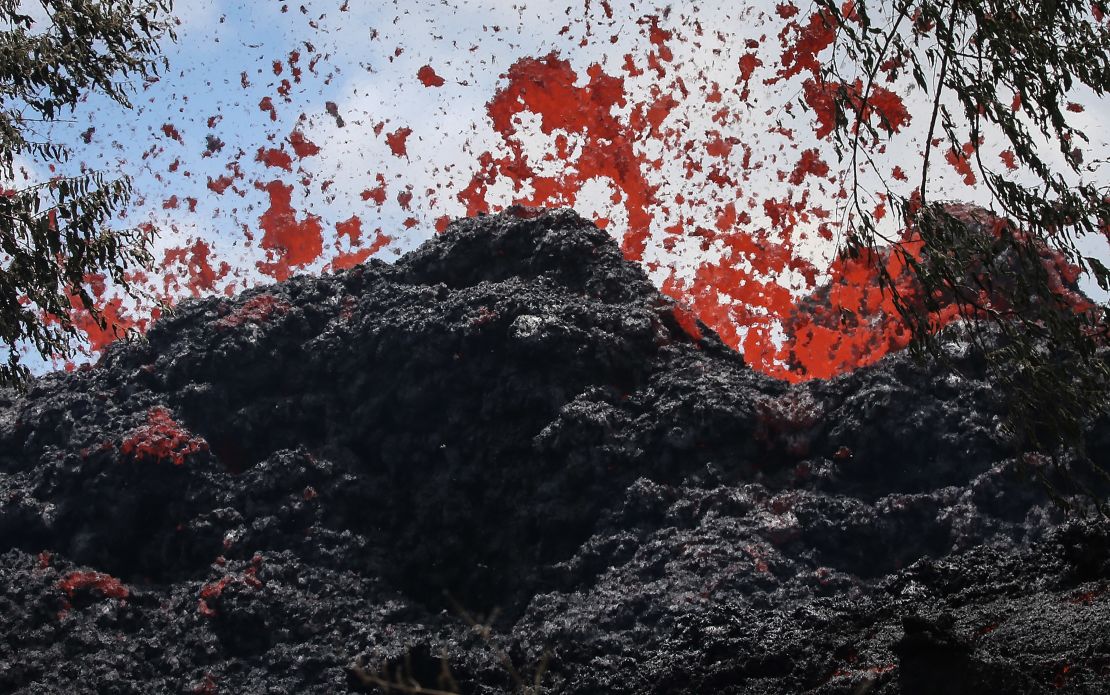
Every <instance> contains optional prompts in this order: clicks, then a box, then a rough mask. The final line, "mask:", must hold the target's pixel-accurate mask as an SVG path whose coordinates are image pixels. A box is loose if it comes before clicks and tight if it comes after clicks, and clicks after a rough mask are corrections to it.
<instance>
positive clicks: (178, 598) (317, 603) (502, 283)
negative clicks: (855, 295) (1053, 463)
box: [0, 209, 1110, 694]
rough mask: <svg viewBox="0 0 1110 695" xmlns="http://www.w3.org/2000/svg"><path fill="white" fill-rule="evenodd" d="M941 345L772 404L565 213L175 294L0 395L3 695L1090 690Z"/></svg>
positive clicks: (1078, 616) (972, 370)
mask: <svg viewBox="0 0 1110 695" xmlns="http://www.w3.org/2000/svg"><path fill="white" fill-rule="evenodd" d="M952 356H953V360H954V362H955V363H956V364H957V365H958V366H959V367H960V370H959V372H958V373H951V372H948V371H945V370H942V369H940V368H935V367H923V366H919V365H916V364H915V363H914V362H913V361H912V360H911V359H910V358H909V357H907V356H905V355H893V356H890V357H888V358H886V359H884V360H883V361H881V362H880V363H879V364H877V365H875V366H873V367H869V368H866V369H861V370H859V371H857V372H855V373H852V374H848V375H845V376H842V377H839V378H837V379H833V380H830V381H825V382H811V383H809V384H805V385H800V386H796V387H788V386H786V385H785V384H783V383H780V382H777V381H774V380H771V379H769V378H766V377H763V376H760V375H758V374H756V373H754V372H752V371H751V370H750V369H749V368H747V366H746V365H745V364H744V363H743V361H742V359H741V358H740V357H739V356H738V355H737V354H735V353H734V352H732V351H730V350H729V349H728V348H726V347H725V346H724V345H723V344H722V343H721V342H720V341H719V340H718V339H717V338H716V336H715V335H714V334H713V333H712V332H711V331H709V330H708V329H707V328H706V327H705V326H703V325H701V324H699V323H697V322H696V321H695V320H694V319H693V318H692V317H691V316H690V315H689V314H687V313H686V312H684V311H683V310H682V309H681V308H677V307H675V306H674V305H673V304H672V303H671V302H670V301H669V300H667V299H665V298H664V297H662V296H661V295H660V294H659V293H658V292H657V291H656V290H655V289H654V288H653V287H652V285H651V284H650V283H649V282H648V279H647V278H646V276H645V275H644V274H643V272H642V270H641V269H640V268H639V267H638V266H636V265H634V264H630V263H628V262H626V261H624V260H623V259H622V257H621V255H620V252H619V250H618V248H617V246H616V245H615V244H614V243H613V242H612V240H611V239H610V238H609V237H608V236H607V235H606V234H605V233H603V232H601V231H599V230H597V229H596V228H594V227H593V226H592V225H591V224H589V223H588V222H585V221H584V220H582V219H580V218H579V217H577V216H576V215H574V214H573V213H571V212H569V211H555V212H544V213H538V212H534V211H529V210H524V209H513V210H510V211H509V212H506V213H504V214H501V215H497V216H488V217H480V218H475V219H469V220H461V221H459V222H456V223H454V224H453V225H452V226H451V227H450V229H449V230H448V231H447V232H446V233H445V234H443V235H440V236H438V237H437V238H435V239H434V240H432V241H429V242H428V243H426V244H425V245H423V246H422V247H421V248H419V249H417V250H416V251H414V252H412V253H410V254H408V255H406V256H404V257H403V258H401V259H400V260H399V261H398V262H396V263H395V264H393V265H386V264H383V263H378V262H371V263H369V264H366V265H363V266H360V267H357V268H355V269H352V270H350V271H344V272H340V273H337V274H335V275H331V276H327V277H297V278H294V279H292V280H290V281H288V282H285V283H282V284H280V285H274V286H270V287H264V288H258V289H254V290H251V291H249V292H246V293H244V294H243V295H242V296H240V297H237V298H235V299H233V300H228V299H224V298H211V299H205V300H200V301H191V302H186V303H185V304H183V305H182V306H181V307H179V309H178V310H177V311H176V312H175V313H174V314H173V315H172V316H170V317H168V318H165V319H163V320H161V321H160V322H158V323H157V324H156V325H155V326H154V327H153V328H152V329H151V330H150V332H149V333H148V335H147V336H146V339H145V340H143V341H141V342H136V343H130V344H128V343H119V344H116V345H115V346H113V347H112V348H110V349H109V351H108V352H107V354H106V355H105V356H104V358H103V359H102V360H101V361H100V363H99V364H98V365H97V366H95V367H93V368H89V369H84V370H79V371H77V372H75V373H72V374H54V375H49V376H46V377H43V378H40V379H38V380H36V381H35V382H34V383H33V384H32V386H31V388H30V390H29V391H28V393H26V394H24V395H18V394H15V393H12V392H4V393H0V553H2V554H0V611H2V615H3V616H4V618H5V620H4V621H3V623H2V626H0V692H12V693H52V692H65V693H84V692H89V693H93V692H97V693H150V692H197V693H246V692H251V693H255V692H257V693H334V692H348V691H354V692H374V691H375V690H377V689H378V688H377V686H375V685H374V684H373V681H374V679H375V678H376V677H377V676H376V675H375V674H381V675H382V677H383V678H384V679H385V680H387V681H390V682H394V683H396V684H402V685H403V684H409V685H410V686H411V684H412V683H413V682H415V681H419V682H420V683H421V684H422V685H423V686H425V687H439V688H441V689H449V690H459V691H461V692H463V693H501V692H525V691H528V689H529V688H532V690H531V692H544V693H784V692H806V693H830V694H831V693H864V692H868V693H934V692H941V691H943V692H946V693H981V692H1013V693H1042V692H1043V693H1048V692H1064V693H1104V692H1107V691H1108V690H1110V592H1108V591H1107V589H1108V588H1110V525H1108V524H1107V523H1106V522H1105V521H1099V520H1097V519H1091V518H1082V517H1079V516H1068V515H1066V514H1064V513H1063V512H1061V511H1060V509H1059V508H1058V507H1056V506H1054V505H1053V504H1052V503H1051V502H1050V500H1048V498H1047V496H1046V495H1045V494H1044V493H1043V492H1042V490H1041V488H1039V487H1037V486H1035V485H1032V484H1030V482H1029V481H1028V480H1026V479H1025V478H1024V477H1023V475H1022V470H1024V469H1023V468H1022V467H1019V466H1018V465H1017V462H1016V461H1015V459H1014V457H1013V454H1012V452H1011V451H1010V450H1009V448H1008V447H1007V444H1006V439H1005V436H1004V435H1003V433H1002V428H1001V422H1002V420H1001V418H1002V414H1003V412H1004V404H1003V403H1000V402H999V399H998V397H997V396H996V395H995V393H994V392H993V391H992V389H991V384H990V382H989V379H987V378H986V376H985V374H984V370H983V366H982V365H980V364H977V362H976V360H975V359H974V357H973V356H971V355H968V354H964V353H963V352H961V350H960V347H959V344H958V342H955V341H954V342H953V343H952ZM1092 437H1093V440H1094V446H1093V447H1092V449H1093V451H1094V452H1095V454H1096V456H1100V457H1102V458H1101V460H1100V463H1102V465H1104V466H1106V465H1107V464H1108V461H1107V457H1108V456H1110V453H1108V452H1110V447H1108V446H1107V445H1108V444H1110V442H1107V441H1106V440H1107V428H1106V427H1105V426H1102V427H1096V428H1094V429H1093V430H1092ZM1034 464H1035V462H1034ZM475 623H480V624H481V625H475ZM482 625H485V626H487V627H485V628H483V627H482ZM445 669H449V672H450V674H451V676H450V678H447V677H446V676H445V675H444V674H445V672H446V671H445ZM537 675H538V678H537ZM535 683H538V686H535Z"/></svg>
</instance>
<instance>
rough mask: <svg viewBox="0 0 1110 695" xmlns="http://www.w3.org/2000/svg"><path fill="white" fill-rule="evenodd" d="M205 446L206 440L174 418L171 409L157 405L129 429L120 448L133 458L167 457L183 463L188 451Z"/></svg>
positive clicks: (191, 451)
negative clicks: (136, 424) (138, 424)
mask: <svg viewBox="0 0 1110 695" xmlns="http://www.w3.org/2000/svg"><path fill="white" fill-rule="evenodd" d="M207 450H208V442H206V441H205V440H204V439H203V438H201V437H198V436H194V435H192V434H190V433H189V432H188V431H187V430H185V429H184V428H183V427H181V425H179V424H177V422H175V421H174V419H173V417H172V415H171V414H170V411H169V410H167V409H166V408H164V407H161V406H157V407H154V408H151V409H150V410H149V411H148V412H147V422H146V424H145V425H143V426H141V427H138V428H136V429H134V430H132V431H131V433H130V434H129V435H128V436H127V438H126V439H124V440H123V444H122V445H121V446H120V451H122V452H123V453H124V454H125V455H127V456H131V457H133V458H135V459H136V460H145V461H153V462H160V461H168V462H170V463H172V464H173V465H175V466H181V465H184V463H185V460H186V458H188V457H189V456H190V455H192V454H195V453H198V452H201V451H207Z"/></svg>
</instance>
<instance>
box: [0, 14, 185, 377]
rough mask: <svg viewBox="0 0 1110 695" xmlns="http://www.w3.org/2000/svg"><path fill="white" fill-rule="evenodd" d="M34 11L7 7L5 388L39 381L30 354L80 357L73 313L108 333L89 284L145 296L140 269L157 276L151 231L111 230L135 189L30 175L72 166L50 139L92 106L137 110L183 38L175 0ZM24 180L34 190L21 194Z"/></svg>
mask: <svg viewBox="0 0 1110 695" xmlns="http://www.w3.org/2000/svg"><path fill="white" fill-rule="evenodd" d="M28 4H29V3H26V2H21V1H20V0H0V22H2V23H3V30H2V31H0V101H2V103H0V175H2V176H3V178H4V180H5V181H7V182H8V183H7V184H6V185H5V186H4V187H3V190H2V191H0V342H2V346H0V355H2V354H4V352H6V361H5V362H4V363H3V364H0V384H5V383H18V382H19V381H20V380H21V379H22V378H23V377H25V376H26V375H27V373H28V372H27V369H26V367H24V366H23V365H22V364H21V363H20V357H19V351H18V346H19V345H20V344H24V343H29V344H30V345H32V346H33V347H34V348H35V349H36V350H38V351H39V353H40V354H42V355H43V356H44V357H68V356H70V355H72V354H73V347H72V339H73V338H74V336H75V335H76V330H75V327H74V325H73V320H72V317H71V310H72V309H82V310H84V311H87V312H89V314H90V316H91V317H92V319H93V320H94V321H96V322H97V323H98V324H99V325H100V327H101V328H104V327H105V326H106V324H105V320H104V318H103V316H102V315H101V312H100V311H99V310H98V308H97V306H96V305H95V303H94V301H93V298H92V297H91V296H90V294H89V292H88V290H87V288H86V279H87V276H89V275H90V274H94V273H101V274H103V275H105V276H106V277H109V278H111V280H112V281H113V282H114V283H115V284H116V285H117V286H119V287H120V288H122V289H124V290H125V291H127V292H129V293H132V294H134V292H135V290H133V289H132V286H131V283H130V282H129V279H128V276H129V271H130V270H132V269H134V268H135V267H149V265H150V262H151V260H152V259H151V255H150V243H151V241H152V238H151V233H150V232H149V231H146V230H140V229H126V230H112V229H110V228H109V227H108V225H109V223H110V221H111V220H112V218H113V217H114V216H115V215H116V214H117V213H119V212H120V211H121V210H123V208H124V206H125V205H126V204H127V202H128V201H129V199H130V196H131V184H130V181H129V180H127V179H120V180H110V179H109V178H107V177H106V176H105V175H104V174H102V173H98V172H95V171H86V170H84V169H82V172H81V173H79V174H78V175H75V176H69V177H62V176H51V177H50V178H49V179H48V180H45V181H37V180H35V179H34V178H33V177H32V175H31V174H29V173H28V172H27V171H26V169H27V168H28V167H33V166H34V164H36V163H41V164H45V165H47V166H48V167H49V169H50V171H51V173H53V171H54V165H56V164H60V163H64V162H65V161H67V160H68V158H69V156H70V154H71V153H70V151H69V149H68V148H66V147H65V146H63V145H59V144H57V143H54V142H51V141H50V140H49V139H48V138H47V137H44V136H43V134H42V132H41V130H42V127H43V126H44V125H45V124H49V123H50V122H52V121H55V120H57V119H58V118H60V117H62V116H64V115H66V114H67V112H72V111H73V110H74V108H75V107H76V105H77V104H78V102H79V101H80V100H82V99H83V98H85V97H86V96H88V95H90V94H101V95H104V96H107V97H109V98H110V99H112V100H114V101H116V102H118V103H120V104H122V105H124V106H128V107H129V106H130V101H129V94H130V93H131V85H132V83H133V82H134V81H135V80H138V79H145V78H148V77H151V76H153V75H156V74H157V73H158V70H159V68H160V67H163V66H164V60H163V59H162V58H160V57H159V42H160V41H161V40H163V39H164V38H166V37H169V38H170V39H171V40H172V39H173V38H174V35H173V31H172V25H171V21H172V20H171V18H170V15H169V12H170V11H171V9H172V0H114V1H113V2H99V1H98V0H40V1H39V2H38V3H37V5H38V7H36V8H34V9H35V15H36V16H37V18H36V17H32V16H31V15H29V14H26V12H29V11H30V9H28V7H27V6H28ZM17 174H19V175H20V176H21V177H22V179H23V180H24V181H25V182H27V183H28V184H29V185H25V186H24V187H23V188H18V187H16V186H17V184H16V181H17Z"/></svg>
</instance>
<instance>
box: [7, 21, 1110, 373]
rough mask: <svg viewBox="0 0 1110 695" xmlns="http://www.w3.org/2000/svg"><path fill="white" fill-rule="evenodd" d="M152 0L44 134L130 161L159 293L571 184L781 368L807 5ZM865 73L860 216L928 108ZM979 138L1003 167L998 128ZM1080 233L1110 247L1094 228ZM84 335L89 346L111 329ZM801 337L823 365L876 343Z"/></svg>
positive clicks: (127, 168) (970, 187)
mask: <svg viewBox="0 0 1110 695" xmlns="http://www.w3.org/2000/svg"><path fill="white" fill-rule="evenodd" d="M174 12H175V15H176V17H177V20H178V22H179V24H178V26H177V27H176V33H177V41H176V42H173V43H166V44H164V48H165V55H166V58H167V60H168V63H169V65H168V68H167V69H166V70H164V71H163V73H162V75H161V76H160V78H159V79H157V80H150V81H147V82H145V83H137V84H134V85H133V91H134V95H133V103H134V108H133V109H130V110H128V109H125V108H123V107H121V106H119V105H117V104H114V103H112V102H110V101H107V100H105V99H103V98H98V97H93V98H90V99H88V100H87V101H85V102H84V103H82V104H81V105H80V106H79V108H78V109H77V111H76V112H75V113H74V114H73V115H72V118H71V119H69V120H67V121H66V122H63V123H59V124H57V125H56V126H55V127H54V128H53V129H52V130H51V131H50V132H49V136H50V137H51V138H52V139H54V140H56V141H60V142H67V143H70V144H72V146H73V147H74V151H75V157H74V159H73V161H72V162H70V164H69V167H70V171H75V170H77V169H79V168H80V167H82V166H85V167H91V168H94V169H98V170H101V171H103V172H106V173H108V174H109V175H111V176H130V177H132V178H133V180H134V184H135V192H136V195H135V199H134V201H133V204H132V205H131V206H130V208H129V209H128V211H127V212H126V216H125V218H124V219H122V220H120V221H119V224H120V225H147V226H149V228H151V229H153V230H154V231H156V232H157V235H158V236H157V241H156V248H155V257H156V261H157V267H156V269H155V271H154V272H153V273H150V274H148V275H146V276H144V277H143V278H140V280H141V282H142V283H143V284H145V285H146V286H147V287H148V288H149V290H150V291H151V292H152V293H154V294H155V295H157V296H160V297H162V298H163V299H165V300H167V301H170V302H174V301H180V300H182V299H184V298H188V297H193V296H207V295H213V294H219V295H226V296H231V295H233V294H235V293H237V292H240V291H242V290H243V289H245V288H247V287H252V286H256V285H259V284H265V283H269V282H274V281H279V280H282V279H285V278H286V277H289V276H290V275H292V274H298V273H320V272H332V271H334V270H338V269H341V268H345V267H350V266H351V265H354V264H356V263H358V262H361V261H364V260H366V259H367V258H370V257H374V258H380V259H382V260H386V261H390V260H392V259H395V258H397V257H398V256H399V255H400V254H402V253H404V252H406V251H408V250H410V249H412V248H414V247H415V246H416V245H418V244H420V243H421V242H423V241H425V240H427V239H428V238H430V237H431V236H432V235H434V234H436V233H437V231H442V230H443V228H444V226H445V225H446V223H447V221H448V220H450V219H452V218H456V217H460V216H464V215H468V214H475V213H477V212H479V211H496V210H499V209H502V208H504V207H506V206H507V205H509V204H512V203H514V202H524V203H528V204H542V205H551V206H562V205H569V206H573V207H575V208H576V209H577V210H578V211H579V212H580V213H582V214H583V215H585V216H588V217H591V218H593V219H595V220H597V221H598V223H599V224H600V225H603V226H604V227H605V228H606V229H607V230H608V231H609V232H610V233H611V234H612V235H613V236H614V238H615V239H617V240H618V241H619V242H620V243H621V244H622V248H623V249H624V251H625V254H626V256H627V257H629V258H630V259H632V260H635V261H637V262H640V263H642V264H643V265H644V267H645V268H646V270H647V271H648V273H649V275H650V276H651V277H652V279H653V280H654V281H655V282H656V283H657V284H658V285H659V286H660V287H661V288H662V289H663V290H664V291H665V292H667V293H668V294H670V295H672V296H674V297H676V298H677V299H679V300H681V301H683V302H684V305H686V306H688V307H689V308H690V310H691V311H692V312H693V313H694V314H696V315H697V316H699V318H701V319H702V320H703V321H705V323H706V324H707V325H709V326H711V327H712V328H714V329H715V330H717V331H718V332H719V333H720V334H721V335H722V336H723V337H724V338H725V339H726V341H728V342H730V343H731V344H733V345H734V346H736V347H737V348H738V349H740V350H741V351H742V352H744V354H745V356H746V357H747V358H748V360H749V362H752V363H753V364H755V365H757V368H762V369H763V370H764V371H767V372H768V373H775V374H778V375H780V376H781V375H784V369H787V368H786V367H784V363H783V359H784V358H783V354H782V345H783V341H784V336H785V335H786V332H788V331H789V330H790V329H789V327H788V326H786V325H785V324H784V317H786V315H787V314H789V313H790V312H791V311H792V308H793V306H794V304H795V303H796V302H797V300H798V299H799V298H800V297H802V296H804V295H806V294H808V293H810V292H812V291H813V289H814V288H815V287H817V286H819V285H820V284H821V283H823V282H826V281H827V280H828V278H829V276H830V273H832V272H835V268H833V266H834V257H835V250H836V242H837V238H838V225H837V223H838V220H839V219H840V212H841V210H842V209H843V206H844V198H843V189H844V185H845V175H846V174H847V173H848V172H847V169H846V168H845V167H844V165H842V164H841V163H839V162H838V160H837V157H836V154H835V152H834V151H833V149H832V146H831V144H830V142H829V141H828V139H827V138H824V137H818V136H819V135H822V130H823V129H825V128H824V125H823V121H822V118H821V114H820V113H819V112H818V111H817V110H815V109H814V108H812V106H813V104H814V101H813V99H811V98H809V94H808V93H807V91H806V86H805V85H806V81H807V80H810V79H812V78H813V77H814V75H815V70H816V69H817V67H818V60H819V59H818V58H817V57H815V56H814V55H811V54H809V53H807V49H806V47H807V45H809V44H807V41H808V42H810V44H811V43H812V42H813V41H815V40H818V42H819V38H820V37H819V36H816V35H815V34H814V30H813V27H814V25H813V20H812V13H813V9H812V8H811V7H810V6H808V5H805V4H799V5H793V4H790V3H775V2H762V1H761V2H733V3H698V2H687V3H674V4H668V3H654V2H639V1H631V2H630V1H627V0H626V1H624V2H618V1H616V0H610V1H601V0H576V1H575V2H559V1H556V0H552V1H549V2H507V1H504V0H476V1H469V2H465V1H463V0H409V1H407V2H404V3H397V2H377V1H376V2H366V1H362V2H359V1H357V0H310V1H308V2H304V3H295V2H293V3H283V2H272V1H269V0H265V1H258V0H256V1H254V2H242V1H237V0H189V1H188V2H178V3H176V7H175V8H174ZM884 88H889V89H890V91H891V93H897V94H898V95H899V96H900V97H901V99H900V100H899V106H900V107H901V108H903V109H904V111H903V112H900V115H899V116H898V119H896V120H899V121H900V122H901V127H900V128H899V129H898V131H897V132H894V133H891V134H890V136H891V137H890V141H889V142H888V143H885V144H884V145H883V146H881V147H880V148H879V149H880V150H881V151H876V152H874V155H875V161H876V167H875V170H874V172H877V173H878V175H876V174H875V173H874V172H865V173H864V177H863V179H862V182H863V187H862V190H863V191H864V193H863V197H864V201H865V205H866V206H867V208H868V209H869V210H874V211H875V212H876V214H877V215H881V214H883V213H884V212H885V211H884V205H885V201H884V199H883V198H882V191H883V186H884V185H891V186H893V187H895V188H896V189H897V187H898V186H903V187H904V186H912V185H913V184H914V182H915V181H916V179H917V177H918V176H919V172H918V170H919V166H920V164H919V163H920V160H921V151H922V147H921V142H920V140H921V138H922V136H921V133H920V131H922V130H923V129H924V123H925V122H926V121H927V102H926V101H924V100H923V95H921V94H920V93H917V94H915V93H912V92H910V91H909V90H908V89H907V88H906V87H905V85H904V84H903V83H902V82H892V83H890V84H886V85H884ZM1076 101H1077V106H1076V109H1075V110H1073V111H1070V112H1069V118H1073V119H1074V121H1075V123H1074V124H1075V125H1078V126H1080V127H1081V128H1084V129H1085V130H1086V131H1087V132H1088V134H1090V135H1092V136H1093V137H1092V143H1091V144H1090V146H1089V150H1088V152H1089V154H1088V161H1091V162H1095V161H1097V160H1099V159H1103V160H1105V159H1107V158H1108V157H1110V144H1108V141H1107V137H1108V136H1107V133H1108V132H1110V129H1108V128H1107V127H1106V125H1107V123H1108V121H1110V106H1108V105H1107V104H1106V102H1105V100H1103V101H1101V102H1100V101H1098V100H1094V99H1089V98H1086V97H1084V95H1077V96H1076ZM983 151H984V155H985V156H986V157H987V158H988V160H989V161H992V162H993V163H994V166H995V167H997V168H999V169H1002V170H1005V169H1004V168H1003V167H1005V161H1004V151H1005V148H1004V147H1002V146H1001V144H998V143H994V142H987V143H985V144H984V146H983ZM934 161H936V162H938V163H935V164H934V166H933V168H932V172H933V173H932V181H933V183H932V184H931V188H932V190H933V191H934V197H936V198H939V199H952V200H966V201H973V202H979V203H984V204H986V203H989V197H987V196H986V193H985V191H984V190H983V187H982V185H981V183H980V182H978V181H975V182H974V183H969V182H967V181H965V175H964V173H962V172H961V171H959V167H958V166H956V164H958V162H953V161H948V162H945V161H944V160H943V159H942V158H941V157H940V156H939V155H938V156H937V158H936V160H934ZM25 168H26V171H27V179H28V180H31V179H36V178H39V177H42V176H45V175H48V174H47V172H45V171H44V169H43V167H42V165H41V164H36V163H32V162H27V163H25ZM63 172H64V170H63ZM1106 173H1107V172H1106V169H1105V168H1103V169H1097V168H1094V167H1093V168H1092V173H1091V176H1094V177H1096V178H1098V177H1101V180H1102V181H1103V182H1104V183H1105V181H1106V179H1107V176H1106ZM879 175H881V176H879ZM1013 175H1014V176H1020V175H1021V172H1020V171H1018V172H1014V174H1013ZM16 183H18V181H17V182H16ZM905 190H908V189H904V188H903V191H902V192H904V191H905ZM893 217H894V216H893V215H891V214H885V215H884V218H885V221H886V223H890V222H892V220H893ZM1088 244H1089V246H1087V247H1086V248H1088V249H1089V250H1090V252H1091V253H1093V254H1095V255H1098V256H1100V257H1103V258H1107V259H1110V253H1108V252H1107V248H1106V243H1105V240H1101V239H1098V240H1088ZM94 284H95V283H94ZM1086 288H1087V289H1089V290H1091V291H1092V292H1094V289H1093V286H1091V285H1090V284H1088V285H1087V286H1086ZM97 289H99V287H98V288H97ZM116 297H117V294H116V292H115V291H114V290H113V289H112V288H111V287H107V288H105V289H104V290H103V292H102V293H101V300H102V302H103V303H104V306H106V307H108V308H109V310H110V311H109V315H110V316H112V317H115V318H117V319H118V320H119V322H120V323H121V324H122V325H137V326H138V327H140V328H141V327H142V326H144V325H145V323H146V320H147V319H148V318H149V316H150V308H149V307H135V306H132V305H130V304H128V303H127V302H124V301H121V300H118V299H117V298H116ZM1100 299H1102V300H1103V301H1105V297H1100ZM863 301H864V302H865V303H866V302H870V301H871V300H870V299H864V300H863ZM86 325H88V324H86ZM89 334H90V335H89V338H90V340H89V344H88V345H87V346H86V347H85V351H86V353H87V355H86V358H90V359H91V358H94V357H95V356H96V353H97V351H98V349H100V348H102V347H103V344H104V343H105V342H106V341H108V340H109V339H110V338H111V335H107V334H102V333H101V332H99V331H97V330H95V328H94V327H91V325H89ZM849 342H850V341H849ZM820 346H821V350H822V351H824V350H826V349H827V350H828V352H827V353H826V352H820V354H821V355H822V359H824V356H825V355H832V353H834V352H835V353H836V355H835V359H832V358H830V359H832V361H833V362H836V361H837V360H839V362H841V363H842V362H845V361H851V360H852V359H855V360H856V361H867V360H869V359H873V358H875V357H876V356H877V355H878V354H879V352H875V351H874V350H870V348H868V350H870V352H868V351H866V350H865V353H866V354H863V353H861V352H860V349H861V348H860V345H859V344H855V345H848V346H846V347H845V348H844V349H843V350H841V349H840V348H838V347H829V346H828V345H826V344H825V343H824V342H822V343H820ZM815 354H816V353H815ZM48 366H49V365H41V364H40V365H38V369H40V370H41V369H44V368H47V367H48ZM54 366H60V365H54ZM797 367H798V365H793V367H790V368H789V369H793V370H794V371H795V372H796V371H797ZM814 373H815V374H816V372H814Z"/></svg>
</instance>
